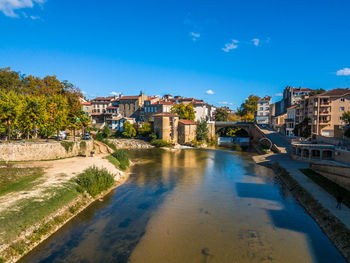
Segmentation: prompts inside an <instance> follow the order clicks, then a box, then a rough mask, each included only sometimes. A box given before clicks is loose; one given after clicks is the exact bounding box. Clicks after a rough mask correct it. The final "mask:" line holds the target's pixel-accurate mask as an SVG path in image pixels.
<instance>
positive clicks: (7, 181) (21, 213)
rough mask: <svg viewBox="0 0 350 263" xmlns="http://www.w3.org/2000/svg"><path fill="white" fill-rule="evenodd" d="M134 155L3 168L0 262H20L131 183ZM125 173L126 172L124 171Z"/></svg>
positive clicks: (0, 180)
mask: <svg viewBox="0 0 350 263" xmlns="http://www.w3.org/2000/svg"><path fill="white" fill-rule="evenodd" d="M129 166H130V162H129V158H128V154H127V153H126V152H125V151H124V150H116V151H115V152H114V153H112V154H111V155H109V154H100V155H97V156H94V157H74V158H69V159H61V160H52V161H45V162H43V161H37V162H30V163H29V162H22V163H21V162H16V163H1V164H0V175H5V174H6V176H0V214H1V216H0V244H1V245H0V262H1V263H2V262H16V261H17V260H18V259H20V258H21V257H23V256H24V255H25V254H27V253H28V252H29V251H30V250H32V249H33V248H34V247H36V246H37V245H38V244H40V243H41V242H43V241H44V240H45V239H47V238H48V237H49V236H50V235H52V234H53V233H55V232H56V231H57V230H58V229H60V228H61V227H62V226H63V225H64V224H65V223H67V222H68V221H69V220H71V219H72V218H73V217H74V216H76V215H77V214H78V213H79V212H81V211H82V210H84V209H85V208H86V207H88V206H89V205H90V204H91V203H92V202H94V201H96V200H98V199H101V198H103V197H104V196H105V195H106V194H108V193H109V192H110V191H112V190H113V189H114V188H115V187H117V186H119V185H121V184H122V183H124V182H125V181H126V179H127V171H126V170H127V169H128V167H129ZM122 170H124V171H122Z"/></svg>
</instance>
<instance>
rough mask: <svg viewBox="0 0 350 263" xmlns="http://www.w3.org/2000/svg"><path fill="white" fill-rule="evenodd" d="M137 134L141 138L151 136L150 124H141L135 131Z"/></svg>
mask: <svg viewBox="0 0 350 263" xmlns="http://www.w3.org/2000/svg"><path fill="white" fill-rule="evenodd" d="M137 133H138V134H140V135H141V136H143V137H146V136H149V135H150V134H151V124H150V123H149V122H145V123H143V124H142V126H141V127H139V129H138V130H137Z"/></svg>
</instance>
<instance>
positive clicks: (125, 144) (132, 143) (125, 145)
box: [109, 139, 153, 149]
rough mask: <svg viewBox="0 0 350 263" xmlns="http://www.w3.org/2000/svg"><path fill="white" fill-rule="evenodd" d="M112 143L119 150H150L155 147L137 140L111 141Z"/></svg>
mask: <svg viewBox="0 0 350 263" xmlns="http://www.w3.org/2000/svg"><path fill="white" fill-rule="evenodd" d="M109 141H110V142H112V143H114V144H115V146H116V147H117V149H149V148H153V146H152V145H151V144H150V143H148V142H146V141H143V140H137V139H109Z"/></svg>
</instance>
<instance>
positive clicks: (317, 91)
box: [309, 89, 326, 97]
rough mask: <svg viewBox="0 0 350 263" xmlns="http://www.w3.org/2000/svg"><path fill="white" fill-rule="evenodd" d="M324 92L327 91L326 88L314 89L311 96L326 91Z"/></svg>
mask: <svg viewBox="0 0 350 263" xmlns="http://www.w3.org/2000/svg"><path fill="white" fill-rule="evenodd" d="M324 92H326V91H325V90H324V89H314V90H313V91H311V92H310V93H309V96H310V97H311V96H315V95H318V94H322V93H324Z"/></svg>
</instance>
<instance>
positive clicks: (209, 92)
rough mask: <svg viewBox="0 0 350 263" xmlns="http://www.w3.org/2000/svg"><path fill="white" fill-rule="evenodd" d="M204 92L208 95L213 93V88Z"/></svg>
mask: <svg viewBox="0 0 350 263" xmlns="http://www.w3.org/2000/svg"><path fill="white" fill-rule="evenodd" d="M205 93H206V94H208V95H214V94H215V92H214V91H213V90H211V89H208V90H207V91H206V92H205Z"/></svg>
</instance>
